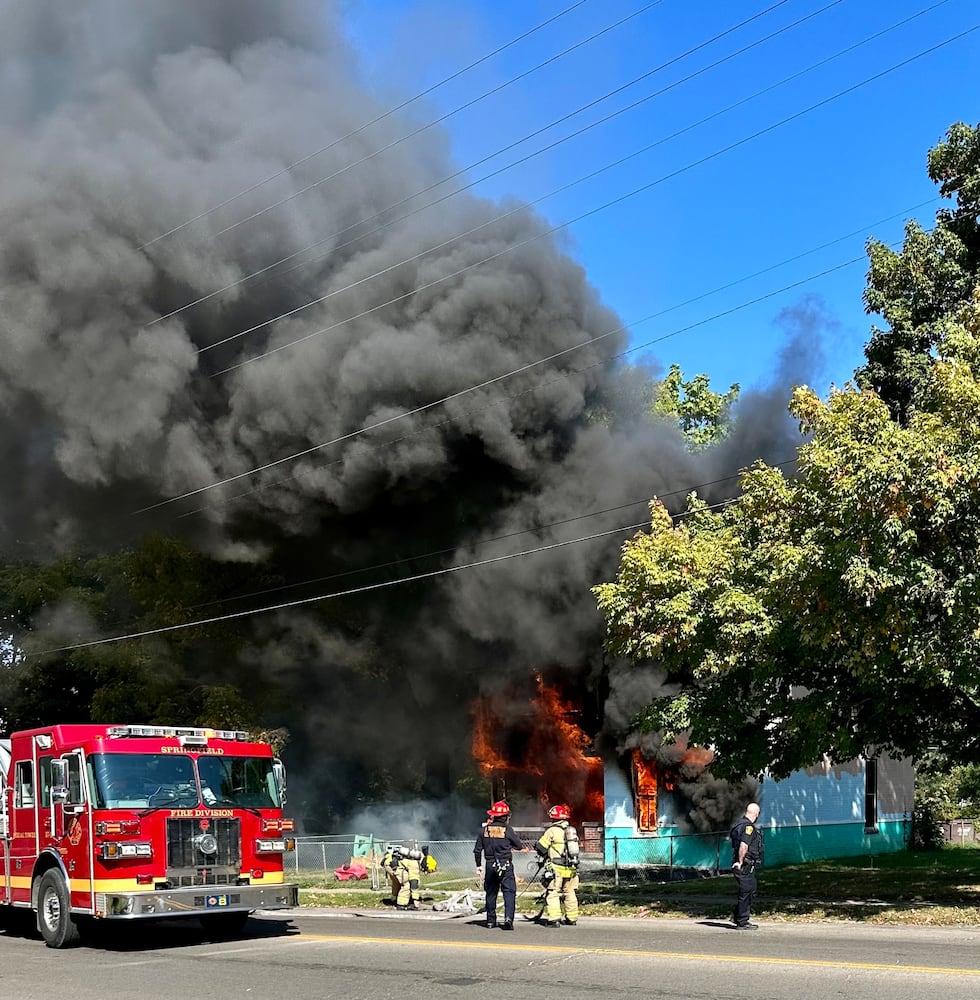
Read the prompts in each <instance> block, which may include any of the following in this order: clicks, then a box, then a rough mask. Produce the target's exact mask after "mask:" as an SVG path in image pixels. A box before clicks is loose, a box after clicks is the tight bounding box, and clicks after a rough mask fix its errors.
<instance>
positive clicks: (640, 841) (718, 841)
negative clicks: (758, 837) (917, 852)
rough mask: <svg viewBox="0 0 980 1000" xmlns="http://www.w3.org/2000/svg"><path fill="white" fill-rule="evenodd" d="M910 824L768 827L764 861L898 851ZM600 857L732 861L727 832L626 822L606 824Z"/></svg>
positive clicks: (639, 861)
mask: <svg viewBox="0 0 980 1000" xmlns="http://www.w3.org/2000/svg"><path fill="white" fill-rule="evenodd" d="M910 828H911V824H910V822H909V821H908V820H898V821H894V822H887V823H879V825H878V832H877V833H865V832H864V823H863V822H862V823H825V824H822V825H820V826H783V827H775V828H771V829H766V866H767V867H768V866H771V865H786V864H797V863H799V862H801V861H815V860H818V859H819V858H844V857H853V856H867V855H875V854H888V853H891V852H893V851H901V850H904V849H905V848H906V847H907V846H908V838H909V831H910ZM604 863H605V864H607V865H610V866H612V865H615V864H619V865H620V866H622V867H630V866H631V865H664V866H668V865H674V866H676V867H683V868H706V869H711V870H718V869H725V868H727V867H728V866H729V864H730V863H731V846H730V844H729V841H728V836H727V834H715V833H711V834H694V835H688V836H664V835H661V836H657V837H655V836H645V837H640V836H637V835H636V834H635V833H634V832H633V830H632V829H631V828H630V827H625V826H624V827H619V828H617V827H608V828H607V829H606V840H605V858H604Z"/></svg>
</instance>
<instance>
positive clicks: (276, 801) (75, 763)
mask: <svg viewBox="0 0 980 1000" xmlns="http://www.w3.org/2000/svg"><path fill="white" fill-rule="evenodd" d="M0 792H2V805H0V904H3V905H6V906H11V907H23V908H25V909H27V908H30V909H32V910H34V911H35V912H36V914H37V927H38V930H39V931H40V932H41V935H42V936H43V938H44V941H45V943H46V944H47V945H48V947H50V948H63V947H65V946H68V945H72V944H75V943H76V942H77V941H78V940H79V935H80V931H81V930H84V929H85V928H86V927H87V926H91V925H94V923H95V921H97V920H102V919H105V920H115V919H129V920H132V919H144V918H159V917H176V916H196V917H198V918H199V919H200V920H201V922H202V923H203V924H204V925H205V927H207V928H208V929H209V930H211V931H212V932H214V933H222V934H226V935H233V934H234V933H236V932H238V931H240V930H241V929H242V927H243V926H244V924H245V921H246V920H247V918H248V914H249V911H251V910H255V909H263V910H272V909H282V908H285V907H289V906H296V905H297V902H298V895H299V893H298V888H297V886H295V885H289V884H286V882H285V877H284V875H283V853H284V852H286V851H290V850H293V849H294V847H295V841H294V840H293V837H292V836H291V832H292V829H293V822H292V820H289V819H283V816H282V806H283V803H284V801H285V797H286V795H285V793H286V780H285V771H284V769H283V766H282V764H281V762H280V761H279V760H277V759H276V758H275V757H274V756H273V753H272V748H271V747H270V746H269V745H268V744H267V743H257V742H253V741H252V739H251V738H250V737H249V736H248V734H247V733H242V732H232V731H225V730H214V729H201V728H190V727H182V726H93V725H86V726H49V727H45V728H42V729H32V730H28V731H27V732H19V733H14V734H13V735H12V736H11V738H10V739H9V740H0ZM2 912H3V906H0V913H2Z"/></svg>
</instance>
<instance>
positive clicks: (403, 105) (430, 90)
mask: <svg viewBox="0 0 980 1000" xmlns="http://www.w3.org/2000/svg"><path fill="white" fill-rule="evenodd" d="M585 3H588V0H576V3H573V4H572V5H571V6H570V7H566V8H565V9H564V10H560V11H558V13H557V14H553V15H552V16H551V17H549V18H547V19H546V20H544V21H542V22H541V23H540V24H537V25H535V26H534V27H533V28H530V29H529V30H528V31H525V32H524V33H523V34H521V35H518V36H517V37H516V38H512V39H511V40H510V41H509V42H506V43H505V44H503V45H501V46H499V47H498V48H496V49H494V50H493V51H492V52H488V53H487V54H486V55H483V56H480V58H479V59H477V60H475V61H474V62H471V63H470V64H469V65H467V66H464V67H463V68H462V69H458V70H456V71H455V72H454V73H450V75H449V76H447V77H444V78H443V79H442V80H440V81H439V82H438V83H434V84H433V85H432V86H431V87H427V88H426V89H425V90H422V91H420V92H419V93H417V94H416V95H415V96H414V97H409V98H408V99H407V100H405V101H402V103H401V104H399V105H398V106H397V107H394V108H391V109H390V110H388V111H385V112H384V114H381V115H378V116H377V117H376V118H372V119H371V121H369V122H365V123H364V124H363V125H360V126H358V127H357V128H356V129H354V130H353V131H352V132H348V133H347V134H346V135H342V136H340V138H338V139H334V140H333V141H331V142H329V143H327V145H325V146H321V147H320V148H319V149H315V150H313V152H312V153H307V154H306V156H302V157H300V159H298V160H294V161H293V162H292V163H289V164H287V165H286V166H285V167H283V168H282V169H280V170H277V171H276V172H275V173H274V174H270V175H269V176H268V177H266V178H264V179H263V180H261V181H257V182H256V183H255V184H252V185H251V186H250V187H247V188H244V189H243V190H241V191H239V192H238V193H237V194H233V195H232V196H231V197H229V198H226V199H225V200H224V201H222V202H221V203H219V204H217V205H212V207H211V208H209V209H207V211H204V212H201V213H200V214H199V215H195V216H194V217H193V218H191V219H187V220H185V221H184V222H182V223H180V225H179V226H174V227H173V229H168V230H167V232H165V233H160V235H159V236H154V237H153V239H151V240H147V241H146V242H145V243H143V244H141V245H140V246H138V247H137V248H136V249H137V250H145V249H146V248H147V247H150V246H152V245H153V244H154V243H158V242H159V241H160V240H162V239H165V238H166V237H168V236H173V234H174V233H178V232H180V230H182V229H184V228H186V227H187V226H190V225H192V224H193V223H195V222H200V220H201V219H205V218H207V217H208V216H209V215H211V214H212V213H213V212H217V211H218V210H219V209H221V208H224V207H225V206H226V205H230V204H231V203H232V202H233V201H237V200H238V199H239V198H241V197H243V196H244V195H246V194H251V193H252V192H253V191H256V190H258V189H259V188H260V187H263V186H264V185H266V184H268V183H269V182H270V181H274V180H275V179H276V178H277V177H282V176H283V175H284V174H288V173H289V171H291V170H293V169H294V168H295V167H299V166H302V164H304V163H306V162H307V161H308V160H312V159H314V158H315V157H317V156H319V155H320V154H321V153H325V152H326V151H327V150H328V149H333V147H334V146H337V145H339V144H340V143H342V142H346V141H347V140H348V139H353V138H354V136H356V135H359V134H360V133H361V132H363V131H364V130H365V129H367V128H370V127H371V126H372V125H377V124H378V122H382V121H384V120H385V119H386V118H390V117H391V115H394V114H397V113H398V112H399V111H402V110H404V109H405V108H407V107H408V106H409V105H410V104H414V103H415V101H418V100H421V99H422V98H423V97H427V96H428V95H429V94H431V93H433V92H434V91H436V90H438V89H439V88H440V87H443V86H445V85H446V84H447V83H451V82H452V81H453V80H455V79H457V78H458V77H460V76H462V75H463V74H464V73H468V72H469V71H470V70H471V69H475V68H476V67H477V66H479V65H480V64H481V63H485V62H486V61H487V60H488V59H492V58H493V57H494V56H496V55H499V54H500V53H501V52H504V51H506V50H507V49H509V48H510V47H511V46H512V45H516V44H517V43H518V42H522V41H524V39H525V38H529V37H530V36H531V35H533V34H535V33H536V32H538V31H540V30H541V29H542V28H545V27H547V26H548V25H549V24H553V23H554V22H555V21H557V20H559V19H560V18H562V17H564V16H565V15H566V14H570V13H571V12H572V11H573V10H575V9H576V8H577V7H581V6H582V5H583V4H585Z"/></svg>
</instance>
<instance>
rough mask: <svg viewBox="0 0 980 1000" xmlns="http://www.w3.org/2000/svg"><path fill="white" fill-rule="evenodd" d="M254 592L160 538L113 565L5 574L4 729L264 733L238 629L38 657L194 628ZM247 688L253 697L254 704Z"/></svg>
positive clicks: (0, 678) (229, 570)
mask: <svg viewBox="0 0 980 1000" xmlns="http://www.w3.org/2000/svg"><path fill="white" fill-rule="evenodd" d="M254 584H255V580H254V577H253V570H252V569H251V568H250V567H241V566H234V565H227V564H222V563H217V562H215V561H213V560H211V559H209V558H207V557H206V556H203V555H201V554H200V553H198V552H196V551H194V550H193V549H191V548H189V547H188V546H186V545H184V544H183V543H181V542H179V541H177V540H175V539H172V538H166V537H163V536H150V537H147V538H146V539H144V540H143V542H142V543H141V544H140V545H139V546H137V547H136V548H134V549H132V550H127V551H124V552H121V553H117V554H114V555H108V556H99V557H94V558H89V559H83V558H71V559H62V560H59V561H56V562H54V563H51V564H48V565H33V564H17V565H9V566H4V567H0V621H3V622H5V624H6V626H7V628H5V631H7V630H8V629H9V636H10V638H9V640H7V645H8V646H9V651H8V652H7V653H5V655H4V660H5V665H4V668H3V669H2V670H0V718H2V720H3V726H4V729H5V730H7V731H10V730H13V729H21V728H26V727H30V726H36V725H48V724H52V723H57V722H119V721H125V722H177V723H184V724H188V725H190V724H202V725H203V724H207V725H213V726H221V727H224V728H237V729H252V730H259V729H261V727H262V725H263V717H262V712H261V711H260V710H259V709H258V707H257V704H258V703H259V702H260V701H261V700H262V698H263V687H262V683H261V678H260V677H259V676H258V675H257V674H255V673H254V672H253V675H251V676H249V677H245V676H243V673H242V671H243V668H242V665H241V658H240V657H239V655H238V654H239V651H240V650H241V649H242V648H243V646H244V645H245V644H246V642H247V641H248V638H249V636H248V632H247V631H246V630H243V629H242V628H241V627H240V625H239V624H237V623H234V622H232V623H225V624H221V623H216V624H212V625H210V626H208V627H207V629H196V628H192V629H185V630H181V631H179V632H174V633H172V634H168V635H166V636H153V635H147V636H145V637H143V638H137V639H133V640H130V641H127V642H120V643H108V644H102V645H96V646H89V647H85V646H82V647H81V648H77V649H70V650H64V651H61V652H44V651H45V650H57V649H58V648H59V647H64V646H72V645H75V644H77V643H79V642H84V641H85V640H87V639H90V638H96V637H98V636H102V635H111V634H113V633H118V632H121V631H127V630H128V631H131V632H134V633H139V632H151V631H152V630H154V629H158V628H165V627H167V626H169V625H174V624H179V623H182V622H185V621H188V620H193V619H194V618H195V617H200V614H199V611H198V610H197V605H200V604H203V603H204V602H205V601H206V599H207V598H208V597H209V596H210V595H212V594H214V593H221V592H228V591H232V590H234V589H235V588H238V589H241V590H248V589H253V588H254ZM24 654H26V655H24ZM243 688H247V689H249V690H254V691H255V696H254V698H253V699H252V700H248V699H246V698H245V697H244V696H243V695H242V694H241V693H240V692H241V689H243Z"/></svg>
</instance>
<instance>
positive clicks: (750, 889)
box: [729, 802, 763, 931]
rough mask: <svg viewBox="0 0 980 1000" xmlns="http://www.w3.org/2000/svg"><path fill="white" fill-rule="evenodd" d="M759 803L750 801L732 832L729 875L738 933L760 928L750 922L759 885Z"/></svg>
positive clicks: (761, 845)
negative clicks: (734, 886)
mask: <svg viewBox="0 0 980 1000" xmlns="http://www.w3.org/2000/svg"><path fill="white" fill-rule="evenodd" d="M759 812H760V809H759V803H758V802H750V803H749V804H748V805H747V806H746V807H745V815H744V816H743V817H742V818H741V819H740V820H739V821H738V822H737V823H735V825H734V826H733V827H732V829H731V833H730V834H729V837H730V838H731V842H732V875H734V876H735V881H736V882H737V883H738V897H737V899H736V901H735V909H734V910H732V923H733V924H734V925H735V927H736V928H737V929H738V930H740V931H749V930H751V931H754V930H755V929H756V928H757V927H758V926H759V925H758V924H753V923H751V922H750V921H749V916H750V909H751V906H752V899H753V898H754V896H755V891H756V889H757V888H758V885H759V882H758V879H756V877H755V870H756V868H758V867H759V865H761V864H762V853H763V840H762V829H761V828H760V827H759V825H758V819H759Z"/></svg>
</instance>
